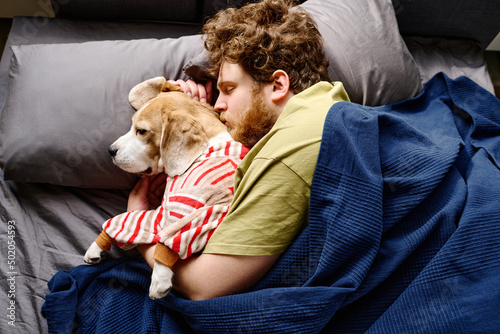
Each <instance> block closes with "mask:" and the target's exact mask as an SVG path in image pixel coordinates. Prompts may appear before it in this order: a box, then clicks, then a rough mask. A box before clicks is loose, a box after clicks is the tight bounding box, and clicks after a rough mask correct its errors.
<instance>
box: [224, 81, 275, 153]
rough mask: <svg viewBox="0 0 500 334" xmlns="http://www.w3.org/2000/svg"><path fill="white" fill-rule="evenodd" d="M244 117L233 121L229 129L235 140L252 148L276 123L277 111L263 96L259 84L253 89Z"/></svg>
mask: <svg viewBox="0 0 500 334" xmlns="http://www.w3.org/2000/svg"><path fill="white" fill-rule="evenodd" d="M242 116H243V117H242V119H241V120H240V121H237V122H236V123H234V121H233V122H232V123H231V125H232V128H231V130H230V131H229V133H230V134H231V136H232V137H233V139H234V140H236V141H238V142H240V143H242V144H243V145H245V146H246V147H248V148H252V147H253V146H254V145H255V144H257V142H258V141H259V140H260V139H261V138H262V137H264V136H265V135H266V134H267V133H268V132H269V131H270V130H271V128H272V127H273V125H274V123H276V120H277V115H276V112H275V111H273V110H271V108H269V107H268V106H267V105H266V104H265V102H264V99H263V98H262V88H261V87H259V86H257V87H254V89H253V90H252V97H251V99H250V105H249V106H248V107H247V109H245V111H244V112H243V115H242Z"/></svg>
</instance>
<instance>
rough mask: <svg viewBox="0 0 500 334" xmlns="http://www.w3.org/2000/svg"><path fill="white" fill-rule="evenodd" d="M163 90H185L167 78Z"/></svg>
mask: <svg viewBox="0 0 500 334" xmlns="http://www.w3.org/2000/svg"><path fill="white" fill-rule="evenodd" d="M161 91H162V92H184V91H183V90H182V88H181V87H180V86H178V85H175V84H173V83H170V82H168V81H166V80H165V82H164V83H163V84H162V86H161Z"/></svg>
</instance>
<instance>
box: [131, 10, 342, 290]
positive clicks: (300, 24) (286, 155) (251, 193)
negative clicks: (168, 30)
mask: <svg viewBox="0 0 500 334" xmlns="http://www.w3.org/2000/svg"><path fill="white" fill-rule="evenodd" d="M203 33H204V38H205V45H206V48H207V50H208V51H209V53H210V65H211V73H212V74H214V75H215V76H216V77H217V78H218V81H217V88H218V90H219V96H218V98H217V100H216V102H215V105H214V107H215V110H216V111H217V112H219V113H220V115H221V120H222V121H223V122H224V123H225V124H226V126H227V127H228V130H229V132H230V134H231V135H232V136H233V138H234V139H235V140H238V141H240V142H242V143H243V144H245V145H247V146H248V147H251V148H252V149H251V150H250V152H249V153H248V155H247V156H246V158H245V159H244V160H243V161H242V163H241V164H240V166H239V167H238V172H237V175H236V187H235V197H234V200H233V202H232V204H231V207H230V211H229V213H228V215H227V216H226V218H225V220H224V221H223V222H222V223H221V224H220V226H219V227H218V228H217V230H216V231H215V233H214V234H213V236H212V238H211V239H210V240H209V242H208V244H207V245H206V247H205V249H204V251H203V253H202V254H199V255H193V256H191V257H190V258H188V259H187V260H185V261H178V263H177V264H176V265H175V267H174V272H175V279H174V289H176V290H177V291H178V292H180V293H181V294H183V295H184V296H185V297H186V298H189V299H193V300H199V299H207V298H214V297H218V296H224V295H229V294H233V293H239V292H244V291H247V290H248V289H250V288H252V287H253V286H254V285H255V284H256V283H257V282H258V281H259V280H260V279H261V278H262V277H263V276H264V275H265V274H266V272H267V271H268V270H269V269H270V268H271V267H272V266H273V265H274V263H275V262H276V261H277V260H278V259H279V257H280V255H281V254H282V253H283V252H284V251H285V250H286V248H287V247H288V246H289V245H290V244H291V243H292V242H293V240H294V238H295V237H296V236H297V235H298V233H300V231H301V230H302V229H303V228H304V227H305V226H306V225H307V222H308V208H309V196H310V188H311V183H312V178H313V174H314V169H315V166H316V159H317V156H318V152H319V147H320V142H321V135H322V130H323V123H324V120H325V117H326V114H327V112H328V110H329V108H330V106H331V105H332V104H333V103H334V102H337V101H346V100H348V97H347V94H346V92H345V91H344V88H343V86H342V84H340V83H335V84H333V85H332V84H330V83H328V82H326V81H325V80H328V74H327V66H328V62H327V60H326V58H325V55H324V52H323V42H322V38H321V36H320V34H319V32H318V30H317V29H316V26H315V23H314V21H313V20H312V18H311V17H310V16H309V15H308V14H306V13H305V12H303V11H300V10H298V9H297V8H294V9H292V8H291V5H290V4H289V3H287V2H285V1H283V0H264V1H263V2H260V3H256V4H250V5H246V6H244V7H242V8H240V9H227V10H225V11H222V12H220V13H218V14H217V15H216V16H215V17H214V18H212V19H211V20H209V21H208V22H207V23H206V25H205V26H204V30H203ZM177 83H178V84H179V85H180V86H182V88H183V89H184V91H185V92H186V93H188V94H190V95H191V96H193V97H194V98H198V99H201V100H207V101H208V102H210V99H211V95H212V87H211V85H210V84H207V85H206V86H203V85H199V84H196V83H195V82H193V81H188V82H183V81H177ZM155 192H156V193H157V195H158V194H160V193H161V176H160V177H156V178H153V179H152V180H150V179H148V178H145V179H143V180H141V181H140V182H139V183H138V184H137V186H136V187H135V188H134V190H133V191H132V193H131V195H130V198H129V207H128V209H129V211H131V210H139V209H149V205H150V203H151V204H153V203H152V202H151V201H153V200H154V199H155V196H154V194H155ZM150 199H151V200H150ZM155 204H157V203H155ZM139 251H140V252H141V254H142V255H143V256H144V258H145V259H146V261H147V262H148V263H149V264H150V265H151V266H152V264H153V260H152V257H153V252H154V246H142V247H140V248H139Z"/></svg>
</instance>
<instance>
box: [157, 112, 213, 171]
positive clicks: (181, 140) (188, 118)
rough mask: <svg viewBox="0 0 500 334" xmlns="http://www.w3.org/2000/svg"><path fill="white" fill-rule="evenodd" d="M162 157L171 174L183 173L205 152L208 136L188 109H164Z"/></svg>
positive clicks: (166, 168) (166, 169)
mask: <svg viewBox="0 0 500 334" xmlns="http://www.w3.org/2000/svg"><path fill="white" fill-rule="evenodd" d="M161 117H162V128H163V129H162V131H163V133H162V138H161V146H160V150H161V159H162V162H163V166H164V168H165V173H167V174H168V175H169V176H175V175H181V174H183V173H184V172H185V171H186V170H187V169H188V168H189V167H190V166H191V164H192V163H193V162H194V161H195V160H196V158H198V157H199V156H200V154H202V153H203V151H204V150H205V149H206V147H207V145H208V137H207V135H206V134H205V132H204V131H203V129H202V127H201V126H200V124H199V121H198V120H196V119H195V117H194V116H193V115H190V114H189V113H188V112H187V111H186V110H175V111H171V112H165V111H162V116H161Z"/></svg>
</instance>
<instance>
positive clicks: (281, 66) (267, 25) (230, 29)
mask: <svg viewBox="0 0 500 334" xmlns="http://www.w3.org/2000/svg"><path fill="white" fill-rule="evenodd" d="M292 1H293V0H264V1H262V2H258V3H252V4H248V5H245V6H243V7H241V8H239V9H236V8H228V9H226V10H224V11H221V12H219V13H217V14H216V15H215V16H214V17H213V18H211V19H210V20H208V21H207V22H206V23H205V25H204V27H203V35H204V39H205V48H206V49H207V51H208V52H209V54H210V56H209V65H210V69H209V73H208V74H209V75H211V76H212V77H214V78H216V77H217V75H218V72H219V69H220V66H221V64H222V62H224V61H226V62H229V63H234V64H239V65H240V66H241V67H242V68H243V69H244V70H245V71H246V72H247V73H249V74H250V75H251V76H252V78H253V79H254V80H255V81H256V82H257V83H260V84H263V83H269V82H272V74H273V73H274V71H276V70H283V71H285V72H286V73H287V74H288V76H289V78H290V89H291V91H292V92H294V93H299V92H301V91H303V90H304V89H306V88H308V87H310V86H312V85H313V84H315V83H317V82H319V81H322V80H326V81H329V77H328V60H327V59H326V56H325V53H324V51H323V38H322V37H321V35H320V33H319V31H318V29H317V27H316V23H315V22H314V20H313V18H312V17H311V16H310V15H309V14H308V13H306V12H305V11H303V10H302V9H300V8H299V7H293V2H292ZM292 7H293V8H292Z"/></svg>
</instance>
